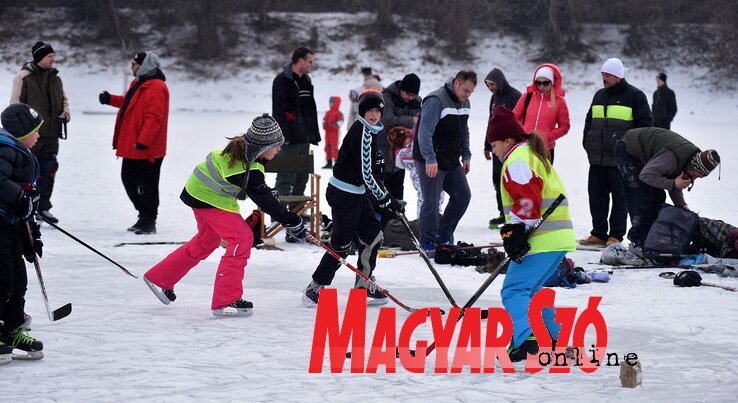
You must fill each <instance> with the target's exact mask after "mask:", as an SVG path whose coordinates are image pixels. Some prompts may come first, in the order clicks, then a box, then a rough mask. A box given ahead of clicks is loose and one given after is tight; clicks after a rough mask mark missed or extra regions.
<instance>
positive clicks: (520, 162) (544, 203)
mask: <svg viewBox="0 0 738 403" xmlns="http://www.w3.org/2000/svg"><path fill="white" fill-rule="evenodd" d="M490 126H491V127H492V130H491V132H490V135H488V136H487V141H488V142H490V143H491V144H492V146H493V147H492V149H493V151H494V153H495V155H496V156H497V157H498V158H500V159H501V160H502V161H503V164H502V171H503V178H504V180H503V182H502V187H501V189H500V190H501V191H502V202H503V203H504V206H505V211H506V212H507V216H506V219H507V221H508V224H505V225H504V226H503V227H502V229H500V236H502V239H503V242H504V246H505V252H507V254H508V256H509V257H510V260H511V261H510V266H509V267H508V269H507V274H506V275H505V281H504V282H503V283H502V291H501V294H502V303H503V305H504V306H505V310H506V311H507V312H509V313H510V317H511V318H512V321H513V336H512V343H511V344H510V347H509V348H508V355H509V356H510V360H511V361H513V362H515V361H522V360H525V359H526V357H527V356H528V354H537V353H538V350H539V345H538V340H537V339H536V337H535V336H534V335H533V331H532V329H531V327H530V322H529V320H528V308H529V306H530V301H531V299H532V298H533V295H535V293H536V292H538V291H539V290H541V288H542V287H543V282H544V281H545V280H546V279H548V278H549V277H550V276H551V274H553V272H554V271H555V270H556V268H557V267H558V266H559V264H560V263H561V260H562V259H563V258H564V256H565V255H566V252H570V251H573V250H574V249H575V247H576V243H575V240H574V229H573V226H572V222H571V218H570V216H569V207H568V206H567V205H564V204H562V205H560V206H559V207H558V208H556V210H554V211H553V213H552V214H551V215H550V216H549V217H548V219H547V220H546V221H545V222H544V223H543V224H541V226H540V227H539V228H538V231H536V232H535V233H533V234H532V235H531V237H530V238H528V239H527V240H526V234H527V233H528V231H529V230H530V228H531V227H532V226H533V225H534V224H535V223H536V221H537V220H538V219H539V218H540V217H541V216H542V215H543V213H544V212H545V211H546V210H547V209H548V207H549V206H550V205H551V203H552V202H553V201H554V200H555V199H556V198H557V197H558V196H559V195H560V194H565V193H566V190H565V189H564V185H563V184H562V183H561V179H560V178H559V175H558V174H557V173H556V171H555V170H554V169H553V165H552V164H551V162H550V159H549V158H548V155H547V154H548V152H549V149H548V147H547V144H546V140H545V139H543V138H542V136H541V134H539V133H538V132H536V131H534V132H530V133H526V132H525V131H524V130H523V128H522V127H521V126H520V123H519V122H518V120H517V117H514V116H513V114H512V113H511V112H510V111H509V110H508V109H507V108H505V107H504V106H498V107H497V109H495V116H494V117H493V118H492V120H491V121H490ZM554 311H555V308H554V307H549V308H546V309H544V310H543V312H542V314H541V315H542V317H543V318H542V319H543V322H544V323H545V325H546V328H547V329H548V331H549V333H550V335H551V339H552V341H554V343H555V342H556V340H557V339H558V335H559V329H560V327H561V326H560V325H559V324H558V323H556V322H554Z"/></svg>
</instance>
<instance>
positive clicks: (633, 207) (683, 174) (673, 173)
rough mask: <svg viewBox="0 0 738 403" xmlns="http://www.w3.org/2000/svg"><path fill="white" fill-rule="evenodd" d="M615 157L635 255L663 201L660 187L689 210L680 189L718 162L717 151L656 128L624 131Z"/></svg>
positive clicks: (673, 200)
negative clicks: (703, 148)
mask: <svg viewBox="0 0 738 403" xmlns="http://www.w3.org/2000/svg"><path fill="white" fill-rule="evenodd" d="M615 159H616V160H617V164H618V170H619V172H620V175H621V176H622V178H623V181H624V183H625V199H626V201H627V206H628V213H629V214H630V221H631V224H632V227H631V228H630V231H628V239H629V240H630V242H631V246H632V248H631V249H632V251H633V252H634V253H636V255H639V253H640V251H641V250H642V249H641V248H642V247H643V242H644V241H645V239H646V236H647V235H648V231H649V229H650V228H651V225H652V224H653V222H654V220H655V219H656V214H657V213H658V210H659V208H660V206H661V205H662V204H663V203H664V202H665V200H666V195H665V194H664V190H667V191H668V192H669V196H670V197H671V200H672V202H673V203H674V205H675V206H677V207H682V208H684V209H686V210H689V206H688V205H687V202H686V201H685V200H684V195H683V190H684V189H687V187H689V189H691V187H690V186H692V185H693V184H694V181H695V180H697V179H699V178H703V177H705V176H707V175H709V174H710V172H712V171H713V170H714V169H715V168H716V167H717V166H718V164H720V155H718V153H717V151H715V150H706V151H700V149H699V148H698V147H697V146H695V145H694V144H692V143H691V142H690V141H689V140H687V139H685V138H684V137H682V136H680V135H678V134H677V133H674V132H672V131H670V130H666V129H662V128H658V127H644V128H640V129H632V130H628V131H627V132H626V133H625V136H624V137H623V139H622V140H620V141H618V142H617V144H615ZM639 257H642V255H641V256H639Z"/></svg>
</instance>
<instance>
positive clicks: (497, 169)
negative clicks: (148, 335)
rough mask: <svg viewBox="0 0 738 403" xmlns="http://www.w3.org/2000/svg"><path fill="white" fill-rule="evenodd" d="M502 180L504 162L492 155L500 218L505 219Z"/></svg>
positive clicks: (493, 181)
mask: <svg viewBox="0 0 738 403" xmlns="http://www.w3.org/2000/svg"><path fill="white" fill-rule="evenodd" d="M501 178H502V161H500V159H499V158H497V156H496V155H492V184H493V185H495V192H496V193H497V211H499V212H500V214H499V215H498V217H504V216H505V211H504V210H503V209H502V192H501V191H500V179H501Z"/></svg>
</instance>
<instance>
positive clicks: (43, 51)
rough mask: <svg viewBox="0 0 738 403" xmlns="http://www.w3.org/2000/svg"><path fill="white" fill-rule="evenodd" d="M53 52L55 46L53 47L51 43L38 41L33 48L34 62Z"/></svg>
mask: <svg viewBox="0 0 738 403" xmlns="http://www.w3.org/2000/svg"><path fill="white" fill-rule="evenodd" d="M51 53H54V48H52V47H51V44H49V43H46V42H41V41H38V42H36V44H35V45H33V47H32V48H31V55H32V56H33V62H34V63H38V62H40V61H41V60H42V59H43V58H44V57H46V56H48V55H49V54H51Z"/></svg>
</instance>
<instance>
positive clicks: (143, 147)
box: [134, 141, 149, 151]
mask: <svg viewBox="0 0 738 403" xmlns="http://www.w3.org/2000/svg"><path fill="white" fill-rule="evenodd" d="M134 147H136V150H141V151H143V150H145V149H147V148H149V146H147V145H146V144H141V143H139V142H138V141H137V142H136V144H134Z"/></svg>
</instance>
